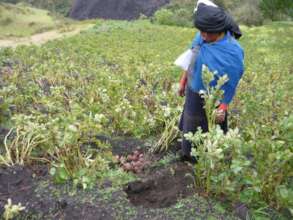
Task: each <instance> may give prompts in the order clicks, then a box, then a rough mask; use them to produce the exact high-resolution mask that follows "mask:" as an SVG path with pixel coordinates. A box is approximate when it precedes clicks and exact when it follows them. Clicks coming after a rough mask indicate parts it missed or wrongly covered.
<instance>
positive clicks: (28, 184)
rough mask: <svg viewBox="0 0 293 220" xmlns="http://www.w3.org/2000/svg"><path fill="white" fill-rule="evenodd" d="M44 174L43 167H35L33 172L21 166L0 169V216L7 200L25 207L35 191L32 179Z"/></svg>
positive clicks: (45, 171)
mask: <svg viewBox="0 0 293 220" xmlns="http://www.w3.org/2000/svg"><path fill="white" fill-rule="evenodd" d="M46 174H47V170H46V168H45V167H37V166H36V167H34V171H33V170H31V169H29V168H25V167H21V166H15V167H3V168H0V215H1V213H2V212H3V207H4V205H5V204H6V203H7V200H8V198H10V199H12V202H13V204H16V203H19V202H20V203H22V205H24V206H26V205H27V204H26V203H28V202H29V201H30V199H31V197H32V194H33V192H34V189H35V184H34V177H37V176H38V175H46Z"/></svg>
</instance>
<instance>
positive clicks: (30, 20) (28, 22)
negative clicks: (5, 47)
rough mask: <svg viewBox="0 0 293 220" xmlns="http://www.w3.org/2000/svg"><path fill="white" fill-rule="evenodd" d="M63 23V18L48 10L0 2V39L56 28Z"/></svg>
mask: <svg viewBox="0 0 293 220" xmlns="http://www.w3.org/2000/svg"><path fill="white" fill-rule="evenodd" d="M61 23H62V21H61V19H57V18H55V17H54V16H53V15H52V14H51V13H50V12H49V11H46V10H41V9H36V8H31V7H28V6H26V5H24V4H17V5H12V4H6V3H0V26H1V31H0V39H5V38H9V37H26V36H30V35H32V34H36V33H41V32H44V31H47V30H51V29H54V28H56V27H57V26H58V25H60V24H61Z"/></svg>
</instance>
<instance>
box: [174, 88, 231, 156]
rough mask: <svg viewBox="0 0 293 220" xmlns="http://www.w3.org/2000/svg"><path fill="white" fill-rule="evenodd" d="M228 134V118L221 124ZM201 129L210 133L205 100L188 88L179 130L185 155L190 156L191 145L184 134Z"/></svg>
mask: <svg viewBox="0 0 293 220" xmlns="http://www.w3.org/2000/svg"><path fill="white" fill-rule="evenodd" d="M219 125H220V127H221V129H222V130H223V131H224V133H226V132H227V131H228V116H227V114H226V116H225V120H224V121H223V122H222V123H220V124H219ZM198 127H200V128H201V129H202V131H203V132H208V121H207V116H206V114H205V109H204V99H203V98H201V97H200V95H199V94H198V93H197V92H193V91H192V90H191V89H190V88H189V87H188V86H187V88H186V91H185V104H184V108H183V112H182V114H181V118H180V122H179V129H180V131H181V132H182V152H183V154H184V155H190V152H191V143H190V141H188V140H186V138H185V137H184V134H186V133H189V132H192V133H195V132H196V131H197V128H198Z"/></svg>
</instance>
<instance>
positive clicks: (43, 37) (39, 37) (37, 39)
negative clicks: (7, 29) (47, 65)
mask: <svg viewBox="0 0 293 220" xmlns="http://www.w3.org/2000/svg"><path fill="white" fill-rule="evenodd" d="M93 26H94V24H83V25H77V26H73V27H72V30H70V31H66V32H61V31H60V30H52V31H47V32H44V33H40V34H35V35H32V36H30V37H23V38H12V39H5V40H0V48H1V47H13V48H15V47H17V46H19V45H31V44H35V45H41V44H44V43H46V42H48V41H50V40H55V39H59V38H66V37H70V36H73V35H76V34H79V33H80V32H81V31H83V30H86V29H89V28H91V27H93Z"/></svg>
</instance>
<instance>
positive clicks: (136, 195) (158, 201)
mask: <svg viewBox="0 0 293 220" xmlns="http://www.w3.org/2000/svg"><path fill="white" fill-rule="evenodd" d="M192 173H193V171H192V167H191V166H188V165H187V164H185V163H178V164H174V165H173V166H171V167H169V168H165V169H160V170H157V171H155V172H154V173H152V174H150V175H149V176H147V177H145V178H144V179H143V180H138V181H135V182H131V183H129V184H128V185H127V187H126V188H125V192H126V193H127V195H128V199H129V200H130V202H131V203H132V204H133V205H135V206H143V207H147V208H165V207H170V206H171V205H173V204H176V202H177V201H178V200H179V199H183V198H186V197H188V196H191V195H194V193H195V191H194V185H193V175H192Z"/></svg>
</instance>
